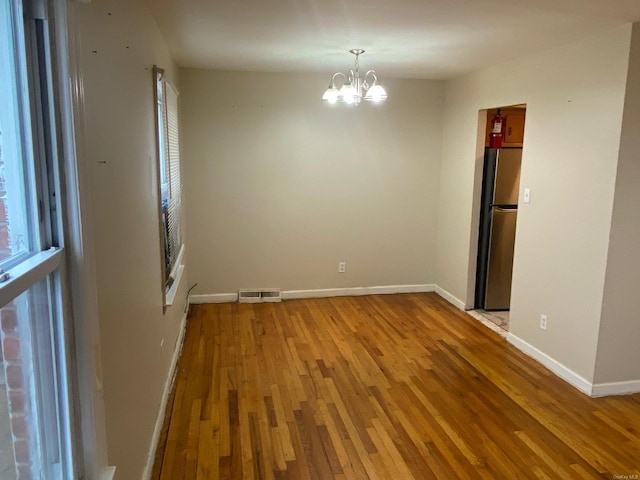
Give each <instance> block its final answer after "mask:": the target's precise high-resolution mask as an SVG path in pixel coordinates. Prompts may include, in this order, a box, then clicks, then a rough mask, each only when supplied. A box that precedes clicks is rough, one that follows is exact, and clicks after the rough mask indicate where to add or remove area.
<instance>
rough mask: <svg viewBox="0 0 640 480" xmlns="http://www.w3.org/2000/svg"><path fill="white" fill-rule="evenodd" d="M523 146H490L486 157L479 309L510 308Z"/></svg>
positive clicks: (479, 261) (481, 224) (477, 272)
mask: <svg viewBox="0 0 640 480" xmlns="http://www.w3.org/2000/svg"><path fill="white" fill-rule="evenodd" d="M521 160H522V149H521V148H501V149H496V148H487V149H486V151H485V157H484V173H483V178H482V199H481V208H480V232H479V237H478V264H477V269H476V301H475V307H476V308H483V309H485V310H508V309H509V304H510V303H511V275H512V271H513V249H514V245H515V238H516V221H517V218H518V192H519V190H520V165H521Z"/></svg>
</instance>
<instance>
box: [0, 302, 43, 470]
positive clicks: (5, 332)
mask: <svg viewBox="0 0 640 480" xmlns="http://www.w3.org/2000/svg"><path fill="white" fill-rule="evenodd" d="M0 339H1V340H2V351H3V356H4V362H3V366H4V370H5V375H6V381H7V396H8V401H9V405H8V406H9V417H10V422H11V434H12V438H13V453H14V459H15V464H16V474H17V475H16V476H17V479H18V480H30V479H32V478H35V477H34V476H33V472H32V463H31V455H30V437H29V427H28V426H29V420H30V419H29V415H30V413H31V412H32V411H33V410H32V409H31V405H30V400H29V394H28V387H27V386H26V385H25V378H24V371H23V348H22V345H21V341H20V329H19V327H18V312H17V308H16V306H15V305H14V304H9V305H7V306H5V307H4V308H2V309H1V310H0ZM25 360H26V359H25Z"/></svg>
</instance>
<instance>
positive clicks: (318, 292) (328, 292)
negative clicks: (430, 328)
mask: <svg viewBox="0 0 640 480" xmlns="http://www.w3.org/2000/svg"><path fill="white" fill-rule="evenodd" d="M435 289H436V286H435V285H431V284H425V285H385V286H379V287H349V288H320V289H309V290H283V291H282V292H281V295H282V299H283V300H296V299H303V298H326V297H349V296H358V295H383V294H391V293H424V292H434V291H435ZM237 301H238V294H237V293H212V294H203V295H190V296H189V303H191V304H194V305H195V304H199V303H229V302H237Z"/></svg>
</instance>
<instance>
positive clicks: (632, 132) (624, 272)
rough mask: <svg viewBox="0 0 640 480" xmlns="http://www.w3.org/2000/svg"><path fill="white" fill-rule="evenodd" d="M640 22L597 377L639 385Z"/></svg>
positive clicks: (632, 62)
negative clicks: (633, 382)
mask: <svg viewBox="0 0 640 480" xmlns="http://www.w3.org/2000/svg"><path fill="white" fill-rule="evenodd" d="M638 152H640V23H636V24H635V25H634V27H633V37H632V43H631V57H630V62H629V75H628V79H627V93H626V99H625V105H624V120H623V124H622V138H621V142H620V159H619V163H618V173H617V178H616V192H615V199H614V203H613V220H612V225H611V240H610V244H609V256H608V263H607V274H606V283H605V290H604V301H603V308H602V324H601V327H600V339H599V343H598V358H597V364H596V381H597V382H598V383H610V382H630V381H635V384H636V386H635V389H636V390H637V389H638V388H640V348H638V341H639V339H640V316H639V315H638V308H639V307H638V292H639V291H640V289H639V285H640V251H639V249H638V239H640V215H639V214H638V211H639V210H638V209H639V207H640V160H639V156H640V154H639V153H638Z"/></svg>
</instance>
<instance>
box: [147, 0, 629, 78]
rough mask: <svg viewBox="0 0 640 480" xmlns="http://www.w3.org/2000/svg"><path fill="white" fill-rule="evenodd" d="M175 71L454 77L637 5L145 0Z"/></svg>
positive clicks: (612, 19)
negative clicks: (356, 57) (356, 62)
mask: <svg viewBox="0 0 640 480" xmlns="http://www.w3.org/2000/svg"><path fill="white" fill-rule="evenodd" d="M145 2H146V4H147V6H148V7H149V9H150V10H151V12H152V14H153V15H154V16H155V18H156V20H157V22H158V25H159V27H160V30H161V31H162V33H163V35H164V37H165V39H166V40H167V42H168V43H169V48H170V50H171V53H172V55H173V57H174V59H175V61H176V63H177V64H178V65H179V66H182V67H194V68H206V69H225V70H249V71H280V72H282V71H284V72H289V71H296V72H322V73H327V74H330V73H333V72H334V71H337V70H342V71H344V70H348V69H349V68H352V65H353V57H352V56H351V55H350V54H349V53H348V50H349V49H351V48H363V49H365V50H366V53H365V54H364V55H362V56H361V57H360V64H361V68H362V69H369V68H375V69H376V71H377V72H378V73H379V74H380V76H385V77H400V78H428V79H448V78H453V77H456V76H459V75H462V74H464V73H466V72H470V71H473V70H476V69H478V68H481V67H483V66H487V65H491V64H495V63H500V62H503V61H507V60H511V59H515V58H517V57H520V56H524V55H528V54H531V53H533V52H536V51H540V50H544V49H548V48H551V47H554V46H557V45H561V44H565V43H568V42H571V41H574V40H577V39H580V38H584V37H587V36H589V35H593V34H595V33H597V32H599V31H601V30H604V29H607V28H610V27H613V26H616V25H621V24H623V23H627V22H631V21H636V20H640V0H366V1H365V0H226V1H223V0H145Z"/></svg>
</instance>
